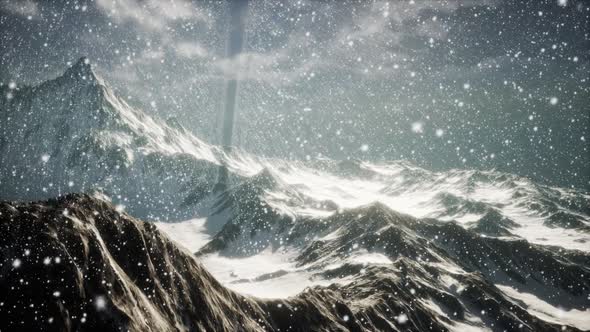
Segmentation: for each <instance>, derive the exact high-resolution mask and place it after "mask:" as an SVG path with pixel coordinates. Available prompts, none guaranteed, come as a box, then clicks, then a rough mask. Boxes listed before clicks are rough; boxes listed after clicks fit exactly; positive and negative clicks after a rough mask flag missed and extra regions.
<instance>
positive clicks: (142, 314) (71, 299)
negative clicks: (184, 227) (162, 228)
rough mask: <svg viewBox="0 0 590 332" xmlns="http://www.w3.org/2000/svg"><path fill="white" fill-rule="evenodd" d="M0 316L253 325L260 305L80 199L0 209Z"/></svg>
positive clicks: (74, 322)
mask: <svg viewBox="0 0 590 332" xmlns="http://www.w3.org/2000/svg"><path fill="white" fill-rule="evenodd" d="M0 213H1V215H0V220H1V221H0V234H1V237H0V248H1V255H0V259H1V264H2V273H1V275H0V302H2V306H1V307H0V316H2V317H3V318H2V320H1V321H2V322H4V323H3V324H2V325H3V327H4V328H7V329H8V330H24V331H33V330H35V331H42V330H53V331H64V330H65V331H79V330H104V331H117V330H121V331H127V330H131V331H177V330H186V331H196V330H207V331H238V330H244V331H257V330H260V329H262V328H263V327H268V326H269V323H268V322H267V320H266V319H265V318H264V316H265V314H263V312H262V310H261V309H260V307H259V306H258V305H257V303H256V302H254V301H252V300H248V299H245V298H243V297H240V296H238V295H236V294H234V293H232V292H230V291H227V290H226V289H224V288H223V287H222V286H220V285H219V284H218V283H217V281H215V280H214V279H213V277H212V276H211V275H210V274H209V273H207V272H206V271H205V270H204V269H203V267H202V266H201V265H200V264H199V263H197V262H196V261H195V260H194V258H193V257H192V256H191V255H190V254H188V253H185V252H182V251H181V250H179V249H178V248H177V247H176V246H175V245H174V244H173V243H172V242H171V241H170V240H169V239H168V238H166V237H165V236H163V235H162V234H160V232H158V230H156V228H155V226H154V225H153V224H150V223H144V222H141V221H139V220H136V219H134V218H132V217H129V216H128V215H126V214H120V213H119V212H117V211H116V210H115V209H114V208H113V207H112V206H111V205H110V204H108V203H106V202H104V201H101V200H97V199H94V198H91V197H89V196H75V195H72V196H67V197H62V198H59V199H57V200H50V201H48V202H43V203H33V204H24V205H12V204H9V203H2V205H1V207H0Z"/></svg>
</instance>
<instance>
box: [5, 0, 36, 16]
mask: <svg viewBox="0 0 590 332" xmlns="http://www.w3.org/2000/svg"><path fill="white" fill-rule="evenodd" d="M0 8H1V9H2V10H5V11H7V12H9V13H11V14H14V15H18V16H24V17H29V16H30V17H33V16H37V15H39V7H38V6H37V4H36V3H35V2H33V1H30V0H25V1H20V0H18V1H14V0H13V1H11V0H4V1H0Z"/></svg>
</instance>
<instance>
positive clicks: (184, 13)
mask: <svg viewBox="0 0 590 332" xmlns="http://www.w3.org/2000/svg"><path fill="white" fill-rule="evenodd" d="M97 5H98V7H99V8H100V9H102V10H103V11H104V12H105V13H106V14H107V15H108V16H110V17H112V18H114V19H116V20H118V21H119V22H133V23H135V24H137V25H138V26H140V27H142V28H144V29H146V30H151V31H163V30H165V29H166V27H167V26H168V24H169V23H170V22H174V21H178V20H189V19H190V20H193V21H195V20H197V21H203V22H209V21H210V15H208V14H207V13H206V12H205V11H203V9H202V8H199V7H196V6H194V5H193V4H192V3H191V2H190V1H186V0H176V1H160V0H147V1H139V0H97Z"/></svg>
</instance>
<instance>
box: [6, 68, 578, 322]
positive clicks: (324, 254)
mask: <svg viewBox="0 0 590 332" xmlns="http://www.w3.org/2000/svg"><path fill="white" fill-rule="evenodd" d="M0 89H1V91H0V95H2V96H4V98H0V200H4V201H6V202H5V203H1V204H0V228H1V229H0V264H2V265H0V318H1V319H0V321H2V322H8V323H7V325H6V328H8V329H10V330H85V329H89V330H94V329H103V330H133V331H143V330H150V329H151V330H157V331H167V330H216V331H217V330H221V331H236V330H244V331H259V330H274V331H309V330H314V331H316V330H320V331H321V330H323V331H340V330H351V331H375V330H378V331H390V330H394V331H396V330H404V331H406V330H413V331H424V330H456V331H464V330H469V329H471V330H492V331H496V330H498V331H504V330H506V331H512V330H525V331H541V330H542V331H552V330H570V331H575V330H590V323H589V321H588V319H587V317H588V316H589V315H590V298H589V297H588V294H589V293H590V283H589V281H588V280H590V278H588V276H589V274H590V246H589V243H590V194H589V193H588V192H585V191H583V190H579V189H569V188H559V187H551V186H547V185H543V184H539V183H537V182H535V181H532V180H530V179H527V178H523V177H519V176H516V175H513V174H509V173H502V172H497V171H494V170H470V169H452V170H448V171H444V172H433V171H430V170H427V169H423V168H420V167H417V166H415V165H413V164H411V163H408V162H406V161H403V160H398V161H384V162H370V161H361V160H344V161H335V160H330V159H313V160H309V161H294V160H280V159H269V158H262V157H258V156H254V155H252V154H249V153H247V152H244V151H240V150H238V149H234V150H233V152H232V153H231V154H226V153H224V152H223V151H222V149H220V148H218V147H216V146H213V145H209V144H207V143H205V142H203V141H202V140H200V139H199V138H197V137H196V136H195V135H193V134H192V133H190V131H189V130H187V129H185V128H183V127H182V125H181V124H179V123H178V121H173V120H172V121H161V120H159V119H157V118H155V117H151V116H148V115H146V114H145V113H143V112H142V111H141V110H139V109H137V108H134V107H132V106H131V105H129V104H128V103H127V102H125V100H123V99H122V98H120V97H118V96H117V95H116V94H115V93H114V92H113V90H112V89H111V88H109V86H108V84H107V83H105V82H104V81H103V80H102V79H101V78H100V77H99V76H98V75H97V74H96V73H95V72H94V69H93V68H92V66H91V64H90V61H89V60H88V59H85V58H82V59H80V60H79V61H78V62H77V63H76V64H75V65H73V66H72V67H71V68H69V69H67V70H66V71H65V73H64V74H63V75H62V76H60V77H58V78H56V79H54V80H52V81H48V82H45V83H42V84H40V85H38V86H34V87H27V86H22V87H14V86H2V87H0ZM221 163H223V164H225V165H227V166H228V168H229V171H230V176H231V182H230V186H229V187H228V188H227V189H226V190H225V191H222V192H213V191H212V187H213V184H214V182H215V177H216V174H217V169H218V166H219V164H221ZM78 192H81V193H85V194H74V193H78ZM56 197H57V198H56ZM32 200H35V201H36V202H33V203H28V202H30V201H32ZM39 200H41V201H39ZM16 201H18V202H16ZM132 216H133V217H132ZM136 218H141V219H145V220H147V221H149V222H152V223H145V222H143V221H140V220H139V219H136ZM189 249H190V250H189ZM57 257H59V258H58V259H57V260H56V258H57ZM48 324H49V325H48ZM2 327H4V325H2V326H0V328H2Z"/></svg>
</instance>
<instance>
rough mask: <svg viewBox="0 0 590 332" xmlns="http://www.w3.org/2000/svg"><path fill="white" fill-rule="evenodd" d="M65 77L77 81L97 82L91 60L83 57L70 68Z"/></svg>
mask: <svg viewBox="0 0 590 332" xmlns="http://www.w3.org/2000/svg"><path fill="white" fill-rule="evenodd" d="M64 76H68V77H73V78H75V79H82V80H89V81H96V74H95V73H94V71H93V70H92V64H91V63H90V59H88V58H87V57H85V56H83V57H81V58H80V59H78V61H76V63H75V64H74V65H72V66H71V67H70V68H68V69H67V70H66V72H65V75H64Z"/></svg>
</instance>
